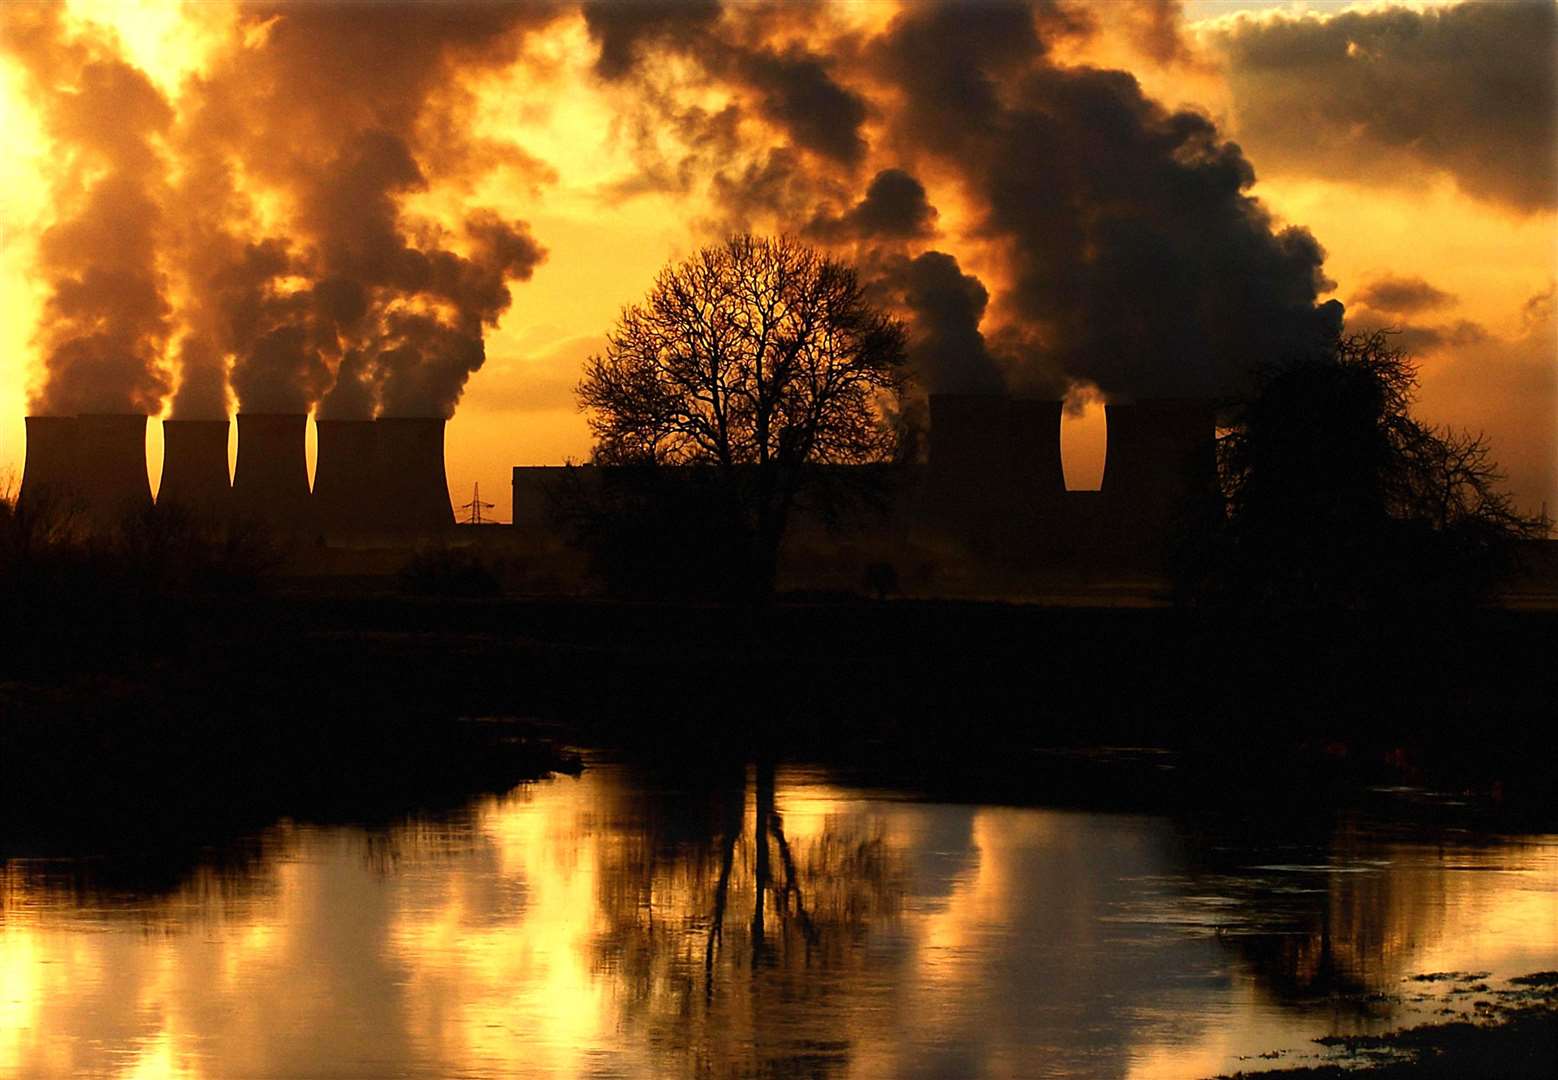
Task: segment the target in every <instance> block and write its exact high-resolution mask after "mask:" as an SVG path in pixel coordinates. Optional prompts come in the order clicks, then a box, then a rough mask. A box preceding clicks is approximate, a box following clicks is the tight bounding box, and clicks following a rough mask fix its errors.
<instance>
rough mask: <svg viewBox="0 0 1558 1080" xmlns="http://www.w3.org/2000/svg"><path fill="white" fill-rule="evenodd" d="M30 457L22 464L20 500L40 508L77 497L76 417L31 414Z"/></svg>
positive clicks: (27, 419) (28, 447) (30, 507)
mask: <svg viewBox="0 0 1558 1080" xmlns="http://www.w3.org/2000/svg"><path fill="white" fill-rule="evenodd" d="M25 423H26V425H27V461H26V464H25V465H23V466H22V488H21V490H20V491H19V492H17V496H16V498H17V504H18V505H19V506H21V507H22V508H23V509H33V510H37V509H40V508H42V507H44V506H46V505H62V504H67V503H70V502H72V501H74V500H75V499H76V498H77V491H76V418H75V417H74V416H29V417H27V418H26V421H25Z"/></svg>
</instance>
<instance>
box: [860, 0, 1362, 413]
mask: <svg viewBox="0 0 1558 1080" xmlns="http://www.w3.org/2000/svg"><path fill="white" fill-rule="evenodd" d="M1053 14H1054V13H1053V10H1052V9H1048V8H1043V7H1041V8H1039V9H1036V10H1034V9H1029V8H1027V7H1023V6H1017V5H987V6H981V7H978V8H973V9H970V8H965V7H961V6H955V5H953V6H936V7H930V6H918V5H917V6H914V7H911V8H909V9H908V10H907V11H906V12H905V13H904V14H903V15H902V16H900V17H899V18H898V20H897V21H896V22H895V23H894V25H893V26H892V27H891V29H890V30H889V32H888V34H887V35H886V38H885V40H883V41H881V42H880V43H878V47H877V50H878V51H877V54H876V60H877V64H878V70H879V71H880V72H881V73H882V75H883V76H885V77H886V78H887V79H889V80H890V81H891V82H892V83H893V84H894V85H896V86H897V87H899V88H900V89H901V90H902V92H903V93H904V95H905V98H906V102H907V108H906V109H905V110H904V111H903V112H902V113H900V114H899V115H897V116H896V117H895V118H894V127H895V132H896V134H897V137H898V138H899V139H900V140H902V141H903V142H904V143H905V144H913V145H917V146H918V147H920V148H921V150H922V151H923V152H925V153H928V154H932V155H935V156H936V157H938V158H940V159H941V160H942V161H943V162H944V163H945V164H946V165H948V166H951V167H953V168H956V169H957V170H958V171H959V172H960V173H961V175H962V177H963V180H964V183H965V184H966V186H967V188H968V190H969V191H970V192H971V193H972V194H973V195H974V196H975V197H976V199H977V200H978V203H979V207H980V214H981V219H982V229H983V231H984V232H986V233H987V234H988V235H990V236H992V237H995V238H998V239H1000V240H1002V241H1004V242H1005V243H1006V244H1007V245H1008V246H1009V251H1010V252H1011V256H1010V270H1011V274H1012V282H1011V285H1010V287H1009V290H1008V292H1007V293H1006V294H1005V295H1004V296H1002V297H1001V300H1002V303H1003V307H1004V308H1005V309H1006V310H1007V311H1009V312H1010V314H1011V315H1012V316H1013V317H1014V318H1015V319H1016V320H1017V321H1018V322H1019V323H1020V324H1022V326H1023V328H1025V330H1026V332H1027V334H1028V336H1030V337H1031V338H1032V339H1034V340H1037V341H1042V342H1043V344H1044V348H1045V350H1046V353H1047V357H1046V359H1045V363H1047V364H1048V365H1049V366H1051V367H1052V368H1053V369H1054V371H1055V372H1057V373H1062V374H1064V376H1066V377H1068V378H1070V379H1075V380H1084V381H1087V382H1091V383H1094V384H1096V385H1097V386H1098V387H1100V388H1101V389H1102V390H1104V391H1105V392H1106V393H1109V394H1113V395H1139V396H1181V395H1199V394H1221V393H1227V392H1228V391H1230V390H1231V389H1234V388H1235V387H1237V386H1238V385H1240V384H1241V383H1242V381H1243V379H1244V378H1245V376H1246V374H1247V372H1248V371H1249V370H1250V369H1251V368H1253V367H1254V366H1255V365H1257V364H1259V363H1261V362H1264V361H1269V360H1273V359H1276V358H1278V357H1280V356H1282V355H1284V354H1286V353H1291V352H1294V351H1297V350H1303V349H1306V348H1310V347H1313V346H1314V345H1315V344H1317V343H1318V342H1319V341H1321V340H1322V339H1324V338H1325V337H1326V336H1327V335H1330V334H1334V333H1335V332H1336V331H1337V330H1338V329H1339V325H1340V315H1341V310H1340V305H1339V304H1336V303H1334V302H1333V303H1328V304H1321V305H1317V303H1316V301H1317V298H1318V294H1319V293H1320V292H1321V291H1322V290H1324V289H1326V288H1329V287H1330V283H1329V282H1327V281H1326V279H1325V277H1324V274H1323V273H1322V271H1321V266H1322V263H1323V259H1324V253H1323V252H1322V250H1321V248H1320V246H1319V244H1318V243H1317V242H1316V241H1315V239H1314V238H1313V237H1312V236H1311V235H1310V234H1309V233H1308V232H1307V231H1305V230H1303V229H1297V228H1286V229H1277V228H1276V227H1275V226H1274V224H1273V222H1272V220H1271V218H1270V216H1269V215H1268V214H1267V213H1266V211H1265V210H1264V209H1263V208H1262V207H1261V206H1260V204H1259V203H1258V202H1256V201H1255V200H1254V199H1252V198H1250V197H1249V196H1247V195H1246V194H1245V193H1244V192H1245V189H1246V188H1248V187H1249V186H1250V185H1251V184H1252V183H1253V182H1254V178H1255V175H1254V170H1253V169H1252V168H1251V167H1250V165H1249V163H1248V162H1247V161H1246V160H1245V159H1244V157H1243V155H1242V154H1241V153H1240V151H1239V148H1238V147H1237V146H1235V145H1234V144H1232V143H1229V142H1225V141H1223V140H1222V139H1221V138H1220V137H1219V135H1218V132H1217V130H1216V128H1215V127H1214V126H1213V124H1212V123H1211V121H1210V120H1208V119H1207V118H1205V117H1204V116H1201V115H1200V114H1198V113H1194V112H1189V111H1177V112H1170V111H1169V110H1166V109H1164V108H1163V107H1162V106H1160V105H1158V104H1157V103H1156V102H1153V101H1151V100H1150V99H1148V98H1147V97H1145V95H1143V93H1142V91H1141V88H1140V87H1139V86H1138V85H1137V83H1136V81H1135V79H1133V78H1132V77H1131V76H1130V75H1128V74H1126V73H1124V72H1119V71H1101V70H1096V69H1092V68H1085V67H1084V68H1063V67H1059V66H1056V65H1055V64H1054V63H1053V62H1052V61H1051V60H1050V59H1049V57H1048V54H1047V50H1046V47H1045V43H1044V38H1043V36H1042V33H1041V31H1042V30H1043V28H1044V27H1045V25H1046V20H1049V19H1051V18H1052V16H1053ZM1056 32H1068V33H1069V32H1074V28H1073V27H1071V26H1069V25H1061V26H1060V27H1059V30H1057V31H1056Z"/></svg>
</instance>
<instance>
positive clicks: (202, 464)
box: [157, 420, 232, 518]
mask: <svg viewBox="0 0 1558 1080" xmlns="http://www.w3.org/2000/svg"><path fill="white" fill-rule="evenodd" d="M227 436H228V422H227V421H226V420H164V421H163V422H162V486H161V487H159V488H158V489H157V505H158V506H178V507H182V508H183V509H185V510H187V511H189V512H191V513H194V514H197V515H199V516H201V517H211V518H215V517H219V516H222V515H224V514H226V513H227V512H228V511H229V510H230V509H231V508H232V484H231V482H230V481H229V480H228V476H227Z"/></svg>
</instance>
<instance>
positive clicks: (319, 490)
mask: <svg viewBox="0 0 1558 1080" xmlns="http://www.w3.org/2000/svg"><path fill="white" fill-rule="evenodd" d="M315 426H316V428H317V430H318V433H319V456H318V458H317V460H316V461H315V464H314V512H315V514H316V515H317V517H318V521H319V525H320V528H322V529H324V531H325V534H326V535H327V536H334V537H339V536H349V535H354V534H362V533H369V532H376V531H379V523H378V522H377V521H376V520H375V514H376V511H375V502H376V499H375V497H374V496H375V493H376V489H377V488H378V487H379V486H380V485H381V483H382V480H381V479H380V475H379V465H378V430H379V429H378V426H377V424H376V423H375V421H372V420H318V421H315Z"/></svg>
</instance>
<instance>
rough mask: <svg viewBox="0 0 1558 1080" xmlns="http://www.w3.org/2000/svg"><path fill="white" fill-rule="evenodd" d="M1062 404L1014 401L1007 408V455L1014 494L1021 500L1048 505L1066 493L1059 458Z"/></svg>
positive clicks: (1028, 399) (1063, 471) (1043, 401)
mask: <svg viewBox="0 0 1558 1080" xmlns="http://www.w3.org/2000/svg"><path fill="white" fill-rule="evenodd" d="M1063 408H1064V404H1063V403H1062V402H1060V401H1045V400H1042V399H1035V398H1013V399H1012V400H1011V402H1010V403H1009V404H1008V406H1007V414H1006V429H1007V430H1006V453H1005V460H1006V463H1007V468H1009V469H1010V470H1011V477H1012V484H1013V487H1014V488H1015V490H1014V491H1013V495H1014V496H1016V497H1017V498H1018V499H1019V500H1023V501H1038V502H1042V503H1051V502H1055V501H1057V500H1059V499H1060V498H1061V497H1062V496H1064V495H1065V493H1066V472H1065V469H1064V468H1063V467H1062V464H1061V459H1060V418H1061V412H1062V410H1063Z"/></svg>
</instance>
